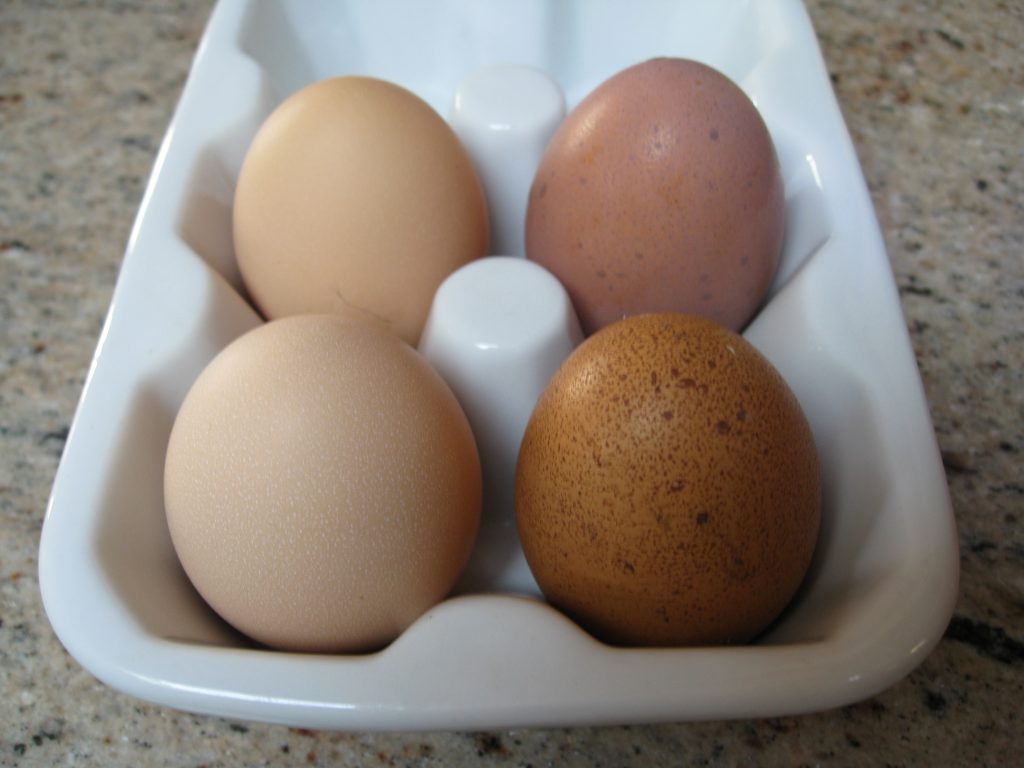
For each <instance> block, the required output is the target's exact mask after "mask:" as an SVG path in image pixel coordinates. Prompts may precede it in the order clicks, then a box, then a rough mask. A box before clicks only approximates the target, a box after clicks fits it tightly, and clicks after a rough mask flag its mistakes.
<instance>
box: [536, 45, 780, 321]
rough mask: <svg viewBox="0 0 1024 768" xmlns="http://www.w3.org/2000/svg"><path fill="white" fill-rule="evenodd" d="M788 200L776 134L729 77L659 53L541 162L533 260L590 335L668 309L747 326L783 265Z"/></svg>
mask: <svg viewBox="0 0 1024 768" xmlns="http://www.w3.org/2000/svg"><path fill="white" fill-rule="evenodd" d="M784 208H785V198H784V193H783V186H782V179H781V176H780V172H779V162H778V158H777V156H776V153H775V148H774V145H773V144H772V139H771V136H770V135H769V133H768V129H767V127H766V126H765V123H764V121H763V119H762V118H761V115H760V113H759V112H758V110H757V108H756V107H755V106H754V104H753V103H752V102H751V100H750V99H749V98H748V97H747V96H746V94H745V93H744V92H743V91H742V90H741V89H740V88H739V87H738V86H737V85H736V84H735V83H733V82H732V81H731V80H729V78H727V77H726V76H725V75H723V74H721V73H720V72H718V71H717V70H715V69H712V68H711V67H709V66H706V65H704V64H701V63H698V62H696V61H689V60H684V59H671V58H661V59H653V60H650V61H647V62H644V63H642V64H637V65H636V66H633V67H630V68H629V69H626V70H624V71H622V72H620V73H619V74H617V75H615V76H613V77H612V78H610V79H609V80H607V81H605V82H604V83H602V84H601V85H600V86H598V87H597V88H596V89H595V90H594V91H593V92H592V93H590V95H588V96H587V97H586V98H585V99H584V100H583V101H582V102H581V103H580V104H579V105H578V106H577V107H576V108H575V109H574V110H573V111H572V113H570V115H569V116H568V117H567V118H566V120H565V121H564V123H563V124H562V126H561V127H560V128H559V130H558V132H557V133H556V134H555V136H554V137H553V138H552V140H551V142H550V144H549V146H548V148H547V150H546V152H545V155H544V158H543V160H542V161H541V164H540V166H539V168H538V170H537V175H536V177H535V179H534V182H533V186H532V188H531V191H530V199H529V205H528V211H527V220H526V251H527V256H528V257H529V258H530V259H532V260H533V261H536V262H537V263H539V264H541V265H542V266H544V267H546V268H547V269H548V270H550V271H551V272H552V273H554V274H555V276H556V277H558V278H559V279H560V280H561V281H562V283H563V284H564V285H565V287H566V289H567V290H568V292H569V295H570V297H571V298H572V300H573V304H574V305H575V308H576V311H577V312H578V314H579V317H580V321H581V323H582V325H583V328H584V331H585V332H586V333H588V334H589V333H592V332H594V331H596V330H598V329H599V328H602V327H603V326H605V325H607V324H609V323H611V322H613V321H615V320H618V319H621V318H622V317H625V316H628V315H633V314H638V313H643V312H659V311H677V312H687V313H691V314H696V315H701V316H703V317H706V318H709V319H711V320H714V321H716V322H718V323H720V324H722V325H725V326H727V327H729V328H731V329H733V330H739V329H741V328H742V327H743V326H745V325H746V324H747V322H748V321H749V320H750V319H751V317H752V316H753V315H754V313H755V312H756V311H757V309H758V307H759V306H760V304H761V302H762V301H763V300H764V297H765V294H766V293H767V291H768V288H769V286H770V284H771V281H772V278H773V276H774V274H775V271H776V268H777V266H778V262H779V255H780V251H781V247H782V236H783V227H784Z"/></svg>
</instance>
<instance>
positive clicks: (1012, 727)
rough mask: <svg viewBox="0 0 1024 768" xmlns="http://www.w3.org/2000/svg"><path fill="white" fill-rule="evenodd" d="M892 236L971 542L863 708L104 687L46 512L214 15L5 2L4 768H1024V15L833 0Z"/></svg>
mask: <svg viewBox="0 0 1024 768" xmlns="http://www.w3.org/2000/svg"><path fill="white" fill-rule="evenodd" d="M809 8H810V11H811V15H812V18H813V21H814V23H815V26H816V29H817V31H818V34H819V38H820V41H821V45H822V48H823V51H824V55H825V58H826V60H827V64H828V68H829V72H830V73H831V76H832V80H833V83H834V86H835V89H836V91H837V94H838V97H839V100H840V103H841V106H842V109H843V112H844V115H845V117H846V120H847V122H848V125H849V128H850V131H851V134H852V136H853V139H854V142H855V144H856V147H857V151H858V153H859V156H860V159H861V162H862V164H863V167H864V172H865V175H866V177H867V180H868V183H869V186H870V189H871V192H872V195H873V198H874V203H875V206H876V210H877V213H878V217H879V219H880V222H881V225H882V229H883V232H884V235H885V239H886V243H887V247H888V251H889V255H890V259H891V262H892V266H893V270H894V272H895V275H896V281H897V284H898V286H899V289H900V295H901V298H902V304H903V310H904V313H905V318H906V322H907V326H908V327H909V329H910V332H911V336H912V340H913V345H914V349H915V352H916V355H917V360H918V365H919V367H920V371H921V375H922V379H923V382H924V388H925V391H926V395H927V398H928V402H929V405H930V408H931V413H932V417H933V419H934V423H935V430H936V434H937V436H938V441H939V444H940V447H941V450H942V455H943V459H944V463H945V467H946V472H947V477H948V482H949V487H950V491H951V495H952V499H953V504H954V509H955V512H956V519H957V525H958V529H959V534H960V546H961V566H962V572H961V592H960V597H959V600H958V603H957V606H956V610H955V614H954V616H953V619H952V621H951V623H950V625H949V628H948V630H947V631H946V634H945V636H944V638H943V640H942V641H941V642H940V643H939V645H938V647H937V648H936V649H935V651H934V652H933V653H932V654H931V655H930V656H929V657H928V658H927V659H926V660H925V661H924V662H923V664H921V666H920V667H918V668H917V669H916V670H915V671H914V672H913V673H912V674H910V675H909V677H907V678H905V679H904V680H902V681H901V682H899V683H898V684H896V685H895V686H893V687H892V688H890V689H889V690H887V691H885V692H883V693H881V694H880V695H878V696H876V697H875V698H873V699H871V700H869V701H865V702H862V703H859V704H856V705H853V706H849V707H846V708H844V709H841V710H838V711H831V712H825V713H820V714H815V715H809V716H804V717H783V718H776V719H769V720H762V721H750V722H724V723H723V722H709V723H694V724H670V725H656V726H643V727H641V726H634V727H609V728H579V729H557V730H517V731H510V732H494V733H438V734H362V733H315V732H309V731H305V730H297V729H289V728H286V727H282V726H267V725H261V724H253V723H239V722H231V721H227V720H222V719H218V718H213V717H202V716H194V715H190V714H184V713H181V712H177V711H174V710H170V709H165V708H162V707H159V706H155V705H150V704H147V703H145V702H142V701H138V700H135V699H133V698H130V697H128V696H125V695H123V694H120V693H118V692H116V691H113V690H111V689H109V688H107V687H105V686H104V685H102V684H100V683H99V682H97V681H96V680H95V679H94V678H92V677H91V676H90V675H89V674H88V673H86V672H85V671H83V670H82V669H81V667H80V666H79V665H78V664H77V663H76V662H75V661H74V659H72V658H71V657H70V656H69V655H68V654H67V652H66V651H65V650H64V649H63V648H62V646H61V645H60V643H59V642H58V640H57V639H56V637H55V636H54V634H53V632H52V630H51V629H50V626H49V623H48V622H47V619H46V616H45V614H44V612H43V608H42V604H41V601H40V596H39V585H38V578H37V555H38V545H39V535H40V529H41V525H42V521H43V516H44V512H45V509H46V502H47V497H48V494H49V491H50V486H51V483H52V480H53V476H54V472H55V470H56V467H57V462H58V460H59V458H60V455H61V451H62V448H63V444H64V441H65V438H66V437H67V434H68V429H69V425H70V422H71V419H72V417H73V415H74V410H75V405H76V401H77V399H78V397H79V394H80V392H81V388H82V384H83V381H84V378H85V375H86V372H87V370H88V366H89V361H90V358H91V355H92V353H93V350H94V348H95V345H96V342H97V338H98V335H99V332H100V328H101V325H102V322H103V318H104V315H105V313H106V310H107V306H108V303H109V300H110V296H111V291H112V289H113V285H114V281H115V279H116V277H117V272H118V267H119V263H120V259H121V256H122V253H123V250H124V245H125V242H126V240H127V237H128V233H129V229H130V227H131V223H132V220H133V217H134V215H135V212H136V210H137V208H138V205H139V202H140V198H141V195H142V192H143V188H144V185H145V182H146V179H147V177H148V174H149V172H150V169H151V166H152V164H153V160H154V156H155V153H156V150H157V148H158V146H159V142H160V140H161V137H162V135H163V133H164V130H165V129H166V126H167V124H168V121H169V119H170V116H171V112H172V110H173V108H174V105H175V102H176V99H177V97H178V95H179V93H180V90H181V87H182V84H183V82H184V78H185V75H186V73H187V70H188V67H189V64H190V62H191V58H192V55H193V54H194V52H195V48H196V45H197V43H198V40H199V37H200V35H201V33H202V30H203V26H204V24H205V22H206V19H207V17H208V15H209V11H210V2H209V1H208V0H176V1H175V2H168V3H146V2H142V1H141V0H95V1H94V2H84V1H78V2H67V3H57V2H30V0H9V1H8V2H5V3H4V5H3V7H2V9H0V280H2V295H0V336H2V339H3V345H2V348H0V382H2V384H0V766H7V765H49V764H57V763H61V764H63V763H65V762H68V763H74V764H76V765H96V766H121V765H141V764H158V765H174V766H178V765H180V766H199V765H205V766H221V765H225V766H226V765H243V764H244V765H257V764H259V765H264V764H288V763H295V764H302V765H310V764H312V765H318V764H329V763H336V762H341V763H345V764H359V765H367V766H375V765H453V764H454V765H460V764H465V765H470V764H481V765H492V764H493V765H517V766H528V765H532V766H542V765H648V764H652V765H661V764H687V765H734V764H768V763H779V764H785V765H819V764H825V765H853V764H858V765H859V764H865V765H867V764H870V765H876V764H888V765H911V764H921V765H954V764H955V765H967V764H971V765H992V766H1002V765H1009V764H1012V763H1014V762H1016V761H1017V760H1019V759H1020V753H1021V752H1022V751H1024V724H1022V723H1021V715H1020V709H1019V705H1020V701H1021V700H1022V698H1024V534H1022V533H1021V522H1022V521H1021V517H1022V516H1024V473H1022V470H1021V467H1022V459H1021V455H1022V452H1024V380H1022V371H1024V311H1022V310H1024V162H1022V160H1024V157H1022V149H1021V148H1022V139H1021V127H1022V126H1024V55H1022V41H1024V8H1022V7H1021V6H1020V4H1018V3H1014V2H997V1H996V0H979V1H978V2H973V3H936V2H930V1H929V0H906V1H905V2H899V3H894V2H888V0H859V1H858V2H854V0H810V2H809Z"/></svg>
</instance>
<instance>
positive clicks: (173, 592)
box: [95, 388, 252, 647]
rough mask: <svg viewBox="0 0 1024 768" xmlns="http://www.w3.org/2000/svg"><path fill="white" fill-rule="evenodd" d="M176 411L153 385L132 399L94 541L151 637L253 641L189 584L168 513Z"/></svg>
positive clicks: (215, 642)
mask: <svg viewBox="0 0 1024 768" xmlns="http://www.w3.org/2000/svg"><path fill="white" fill-rule="evenodd" d="M174 415H175V413H174V409H173V406H171V405H170V404H169V403H168V402H166V399H165V398H163V397H161V396H160V394H159V392H158V391H156V390H155V389H149V388H143V389H141V390H140V392H139V394H138V395H137V397H136V398H135V400H134V402H133V403H132V404H131V406H130V408H129V410H128V415H127V417H126V419H125V428H124V430H123V432H122V433H121V441H120V444H119V446H118V448H117V450H116V453H115V455H114V459H113V461H112V462H111V472H110V476H109V477H108V478H107V482H106V488H107V491H106V497H105V499H104V501H103V504H102V510H103V512H102V521H101V523H100V526H99V530H98V532H97V538H96V541H95V547H96V555H97V560H98V561H99V562H100V563H101V565H102V567H103V569H104V571H105V573H106V576H107V579H108V580H109V582H110V585H111V587H112V588H113V590H114V591H115V592H116V593H117V595H118V597H119V598H120V599H121V601H122V602H123V603H124V605H125V608H126V609H127V611H128V612H129V613H131V615H132V616H133V617H134V619H135V620H136V621H137V622H138V623H139V625H140V626H141V628H142V629H143V631H145V632H146V633H147V634H149V635H151V636H153V637H159V638H164V639H174V640H178V641H182V642H191V643H199V644H203V645H213V646H226V647H249V646H252V642H251V641H249V640H248V639H247V638H245V637H244V636H242V635H241V634H239V633H238V632H236V631H235V630H233V629H232V628H231V627H230V626H228V625H227V624H226V623H225V622H224V621H223V620H221V619H220V617H218V616H217V615H216V614H215V613H214V612H213V610H212V609H211V608H210V607H209V606H208V605H207V604H206V603H205V602H204V601H203V599H202V598H201V597H200V596H199V594H198V592H196V590H195V589H194V588H193V587H192V584H191V582H189V580H188V577H187V576H186V575H185V572H184V570H183V569H182V567H181V564H180V562H179V561H178V557H177V555H176V554H175V552H174V547H173V545H172V544H171V537H170V533H169V531H168V529H167V520H166V517H165V515H164V502H163V472H164V456H165V454H166V447H167V440H168V438H169V436H170V432H171V426H172V425H173V423H174Z"/></svg>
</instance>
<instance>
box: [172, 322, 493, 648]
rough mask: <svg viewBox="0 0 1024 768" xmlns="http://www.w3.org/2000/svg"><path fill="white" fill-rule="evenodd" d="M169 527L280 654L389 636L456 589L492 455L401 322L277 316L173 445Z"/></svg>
mask: <svg viewBox="0 0 1024 768" xmlns="http://www.w3.org/2000/svg"><path fill="white" fill-rule="evenodd" d="M164 495H165V502H166V510H167V522H168V526H169V528H170V533H171V538H172V540H173V543H174V547H175V550H176V551H177V553H178V556H179V558H180V560H181V563H182V565H183V566H184V569H185V572H186V573H187V574H188V576H189V578H190V580H191V581H192V583H193V584H194V585H195V587H196V589H197V590H198V591H199V593H200V594H201V595H202V596H203V598H204V599H205V600H206V601H207V602H208V603H209V604H210V605H211V606H212V607H213V609H214V610H215V611H216V612H217V613H219V614H220V615H221V616H222V617H223V618H224V619H225V620H227V621H228V622H229V623H231V624H232V625H234V626H235V627H236V628H237V629H239V630H240V631H242V632H243V633H245V634H247V635H249V636H250V637H252V638H253V639H255V640H257V641H259V642H261V643H264V644H266V645H269V646H273V647H275V648H280V649H287V650H300V651H321V652H355V651H366V650H372V649H375V648H379V647H381V646H383V645H386V644H387V643H389V642H390V641H391V640H393V639H394V638H395V637H397V636H398V635H399V634H400V633H401V632H402V631H403V630H404V629H405V628H406V627H408V626H409V624H410V623H412V622H413V621H414V620H416V619H417V618H418V617H419V616H420V615H422V614H423V613H424V612H425V611H426V610H428V609H429V608H430V607H431V606H433V605H434V604H435V603H437V602H438V601H439V600H441V599H442V598H444V597H445V595H446V594H447V593H448V591H449V590H450V589H451V588H452V586H453V585H454V583H455V581H456V579H457V577H458V575H459V574H460V572H461V570H462V568H463V567H464V565H465V563H466V561H467V559H468V557H469V553H470V550H471V548H472V546H473V542H474V537H475V535H476V531H477V527H478V524H479V516H480V504H481V480H480V463H479V459H478V456H477V451H476V444H475V442H474V439H473V435H472V433H471V431H470V427H469V424H468V422H467V420H466V417H465V415H464V414H463V412H462V410H461V408H460V406H459V404H458V402H457V401H456V400H455V397H454V396H453V395H452V393H451V391H450V390H449V389H448V387H447V385H445V383H444V382H443V380H442V379H441V378H440V376H439V375H438V374H437V373H435V372H434V370H433V369H432V368H431V367H430V366H429V365H428V364H427V363H426V361H425V360H424V359H423V358H422V357H420V355H419V354H418V353H417V352H416V351H415V350H413V349H412V348H411V347H409V346H408V345H407V344H405V343H404V342H402V341H401V340H399V339H398V337H396V336H395V335H394V334H392V333H390V332H387V331H384V330H382V329H379V328H375V327H368V326H360V325H353V324H350V323H348V322H346V321H345V320H343V319H341V318H338V317H335V316H331V315H302V316H295V317H290V318H285V319H282V320H276V321H273V322H270V323H268V324H266V325H264V326H261V327H259V328H257V329H255V330H253V331H251V332H249V333H248V334H245V335H244V336H242V337H240V338H239V339H237V340H236V341H235V342H234V343H232V344H231V345H229V346H228V347H227V348H226V349H224V350H223V351H222V352H221V353H220V354H219V355H218V356H217V357H216V358H215V359H214V360H213V361H212V362H211V363H210V364H209V366H208V367H207V368H206V369H205V370H204V371H203V372H202V374H201V375H200V376H199V378H198V379H197V380H196V382H195V384H194V385H193V386H192V388H191V390H190V391H189V393H188V395H187V397H186V399H185V401H184V403H183V404H182V406H181V409H180V411H179V413H178V415H177V418H176V420H175V423H174V427H173V430H172V433H171V437H170V442H169V445H168V448H167V458H166V465H165V484H164Z"/></svg>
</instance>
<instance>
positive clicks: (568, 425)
mask: <svg viewBox="0 0 1024 768" xmlns="http://www.w3.org/2000/svg"><path fill="white" fill-rule="evenodd" d="M821 499H822V490H821V475H820V469H819V464H818V456H817V452H816V449H815V444H814V438H813V435H812V433H811V430H810V427H809V425H808V423H807V420H806V418H805V416H804V414H803V412H802V410H801V408H800V405H799V403H798V402H797V399H796V397H795V396H794V395H793V393H792V391H791V390H790V389H789V387H788V385H787V384H786V382H785V380H784V379H783V378H782V376H781V375H780V374H779V373H778V371H777V370H776V369H775V368H774V367H773V366H772V365H771V363H769V362H768V360H767V359H766V358H765V357H763V356H762V355H761V354H760V353H759V352H758V351H757V350H756V349H755V348H754V347H753V346H752V345H751V344H750V343H748V342H747V341H745V340H744V339H743V338H742V337H740V336H739V335H737V334H736V333H734V332H732V331H730V330H728V329H726V328H724V327H722V326H720V325H718V324H716V323H714V322H712V321H709V320H706V319H702V318H698V317H694V316H689V315H682V314H677V313H661V314H650V315H638V316H634V317H632V318H629V319H626V320H622V321H620V322H617V323H614V324H612V325H610V326H608V327H606V328H605V329H603V330H602V331H600V332H599V333H596V334H594V335H593V336H591V337H590V338H589V339H588V340H587V341H585V342H584V343H583V344H582V345H580V346H579V347H578V348H577V349H576V351H575V352H574V353H573V354H572V355H571V356H570V357H569V359H568V360H567V361H566V362H565V363H564V364H563V366H562V367H561V368H560V369H559V370H558V372H557V373H556V374H555V376H554V377H553V378H552V380H551V382H550V383H549V385H548V387H547V389H546V390H545V391H544V393H543V394H542V396H541V398H540V399H539V401H538V403H537V406H536V409H535V410H534V413H533V415H532V417H531V419H530V422H529V425H528V427H527V429H526V434H525V436H524V438H523V442H522V446H521V449H520V454H519V462H518V466H517V472H516V515H517V522H518V526H519V534H520V537H521V539H522V544H523V549H524V551H525V554H526V559H527V562H528V563H529V565H530V569H531V570H532V572H533V574H534V576H535V578H536V580H537V583H538V584H539V585H540V587H541V589H542V590H543V592H544V594H545V596H546V597H547V598H548V600H549V601H550V602H551V603H552V604H553V605H555V606H556V607H558V608H560V609H562V610H563V611H564V612H565V613H567V614H568V615H569V616H570V617H572V618H573V619H575V620H576V621H577V622H578V623H579V624H580V625H581V626H583V627H584V628H585V629H587V630H589V631H590V632H592V633H593V634H594V635H595V636H596V637H598V638H601V639H603V640H606V641H608V642H611V643H614V644H625V645H644V646H678V645H699V644H722V643H736V642H746V641H749V640H750V639H751V638H753V637H755V636H756V635H757V634H758V633H760V632H761V631H762V630H763V629H764V628H765V627H766V626H768V624H770V623H771V622H772V621H773V620H774V619H775V618H776V617H777V616H778V615H779V614H780V613H781V611H782V610H783V609H784V608H785V606H786V605H787V604H788V603H789V601H790V600H791V599H792V597H793V595H794V593H795V592H796V590H797V588H798V586H799V585H800V583H801V581H802V580H803V578H804V575H805V573H806V571H807V568H808V566H809V564H810V561H811V556H812V554H813V550H814V546H815V542H816V540H817V535H818V528H819V523H820V518H821Z"/></svg>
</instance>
